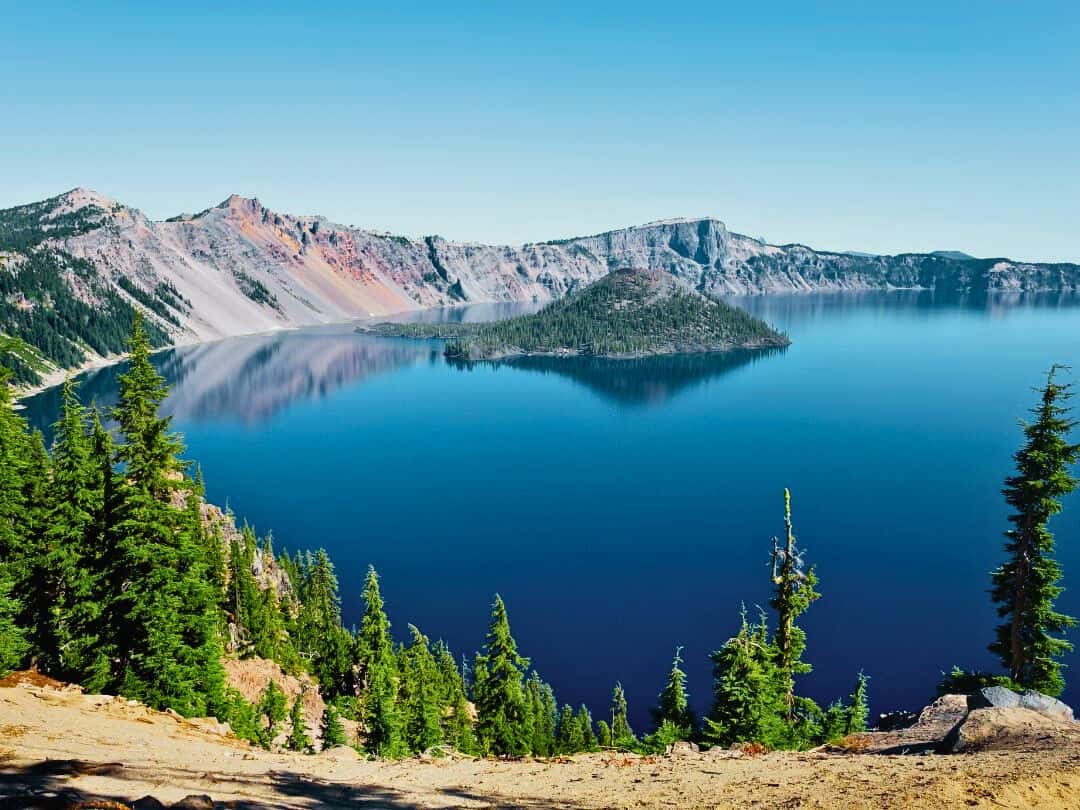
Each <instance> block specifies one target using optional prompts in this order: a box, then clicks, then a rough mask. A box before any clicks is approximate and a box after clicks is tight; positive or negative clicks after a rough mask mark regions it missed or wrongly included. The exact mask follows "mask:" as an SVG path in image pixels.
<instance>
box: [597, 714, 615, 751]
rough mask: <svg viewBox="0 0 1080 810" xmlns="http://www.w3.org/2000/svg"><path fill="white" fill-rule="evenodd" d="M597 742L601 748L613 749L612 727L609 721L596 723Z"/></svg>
mask: <svg viewBox="0 0 1080 810" xmlns="http://www.w3.org/2000/svg"><path fill="white" fill-rule="evenodd" d="M596 742H597V744H598V745H599V746H600V747H601V748H611V747H612V740H611V726H609V725H608V722H607V720H597V721H596Z"/></svg>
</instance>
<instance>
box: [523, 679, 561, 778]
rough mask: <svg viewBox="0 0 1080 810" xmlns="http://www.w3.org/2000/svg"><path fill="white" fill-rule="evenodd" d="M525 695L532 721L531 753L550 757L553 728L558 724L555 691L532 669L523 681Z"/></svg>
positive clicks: (552, 750)
mask: <svg viewBox="0 0 1080 810" xmlns="http://www.w3.org/2000/svg"><path fill="white" fill-rule="evenodd" d="M525 697H526V703H527V704H528V711H529V715H530V717H531V722H532V743H531V748H532V753H533V755H534V756H538V757H550V756H551V755H552V754H554V753H555V729H556V727H557V725H558V717H557V711H556V704H555V693H554V692H553V691H552V689H551V687H550V686H549V685H548V684H546V683H544V682H543V681H541V680H540V676H539V674H537V672H536V671H535V670H534V671H533V672H532V674H531V675H529V679H528V680H527V681H526V682H525Z"/></svg>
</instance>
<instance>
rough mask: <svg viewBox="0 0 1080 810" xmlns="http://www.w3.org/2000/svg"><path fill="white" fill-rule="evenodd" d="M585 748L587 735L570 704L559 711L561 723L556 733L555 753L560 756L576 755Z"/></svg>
mask: <svg viewBox="0 0 1080 810" xmlns="http://www.w3.org/2000/svg"><path fill="white" fill-rule="evenodd" d="M584 747H585V735H584V734H583V733H582V728H581V724H580V723H579V722H578V719H577V718H576V717H575V716H574V710H573V709H572V708H571V707H570V704H569V703H564V704H563V707H562V709H561V710H560V711H559V723H558V727H557V729H556V732H555V751H556V753H559V754H576V753H578V752H579V751H581V750H583V749H584Z"/></svg>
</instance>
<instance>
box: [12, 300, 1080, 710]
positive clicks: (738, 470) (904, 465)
mask: <svg viewBox="0 0 1080 810" xmlns="http://www.w3.org/2000/svg"><path fill="white" fill-rule="evenodd" d="M741 303H743V304H744V305H745V306H747V307H748V308H750V309H751V310H753V311H754V312H756V313H758V314H760V315H762V316H763V317H765V318H766V319H767V320H769V321H771V322H772V323H774V324H776V325H777V326H779V327H781V328H783V329H785V330H787V331H788V333H789V334H790V336H791V338H792V340H793V345H792V346H791V347H790V348H789V349H788V350H786V351H783V352H778V353H773V354H770V355H764V356H744V355H735V356H729V357H712V358H701V357H698V358H682V359H679V358H676V359H671V360H653V361H648V362H644V361H643V362H640V363H628V364H621V365H620V364H614V365H613V364H611V363H596V362H593V363H589V362H586V361H577V362H572V363H555V362H551V361H546V362H533V363H531V364H527V365H519V366H502V367H499V368H493V367H490V366H486V367H477V368H473V369H471V370H461V369H458V368H454V367H451V366H448V365H447V364H445V363H444V362H443V360H442V358H441V356H440V355H439V351H438V345H437V344H435V343H416V342H409V341H404V340H393V339H378V338H371V337H364V336H358V335H354V334H352V333H351V332H350V330H349V329H347V328H344V327H341V328H332V329H319V330H308V331H303V332H297V333H290V334H282V335H276V336H270V337H256V338H242V339H236V340H230V341H225V342H222V343H218V344H214V345H210V346H205V347H200V348H197V349H188V350H181V351H175V352H169V353H166V354H163V355H161V356H160V357H159V362H160V363H161V365H162V368H163V370H164V371H165V373H166V374H167V376H169V378H170V379H171V380H173V381H174V382H175V383H176V385H177V387H176V391H175V393H174V395H173V396H172V397H171V398H170V400H169V402H168V403H167V407H168V408H169V409H170V411H171V412H172V413H174V414H175V424H176V427H177V428H178V429H179V430H181V431H183V432H184V434H185V435H186V439H187V444H188V447H189V450H188V455H189V457H191V458H194V459H198V460H199V462H200V463H201V464H202V467H203V471H204V474H205V476H206V480H207V484H208V490H209V496H210V497H211V499H213V500H215V501H217V502H219V503H223V502H226V501H227V502H228V504H229V505H230V506H231V507H232V508H233V509H234V510H235V511H236V513H237V514H238V515H240V516H241V517H243V518H246V519H248V520H249V521H251V522H252V523H254V524H255V525H256V527H257V528H258V529H259V530H260V531H265V530H269V529H272V530H273V533H274V537H275V542H276V544H277V547H278V548H280V547H282V546H286V547H288V548H290V549H294V548H297V547H317V546H325V547H326V548H327V549H329V551H330V552H331V554H332V556H333V559H334V560H335V562H336V564H337V566H338V573H339V576H340V579H341V582H342V585H343V595H344V602H345V605H344V607H345V613H346V618H347V620H350V621H351V620H355V619H357V618H358V616H359V612H360V608H361V605H360V600H359V588H360V583H361V579H362V575H363V572H364V570H365V569H366V567H367V564H368V563H369V562H371V563H374V564H375V565H376V566H377V568H378V569H379V571H380V573H381V574H382V576H383V585H384V593H385V596H386V598H387V601H388V606H389V609H390V612H391V619H392V620H393V621H394V624H395V631H396V632H397V633H398V634H399V635H401V636H403V635H404V633H405V626H406V623H407V622H412V623H415V624H417V625H418V626H419V627H421V628H422V629H423V630H424V631H425V632H426V633H428V634H429V635H432V636H433V637H437V636H442V637H444V638H446V639H447V641H448V642H449V643H450V644H451V645H452V647H453V648H454V649H455V650H456V651H459V652H460V651H466V652H469V653H471V652H472V651H473V650H475V649H476V648H477V646H478V645H479V644H480V643H481V642H482V639H483V633H484V629H485V624H486V621H487V616H488V609H489V604H490V601H491V598H492V594H494V593H495V592H496V591H498V592H500V593H501V594H502V595H503V596H504V598H505V599H506V602H507V605H508V607H509V610H510V616H511V621H512V624H513V629H514V632H515V635H516V636H517V638H518V640H519V642H520V644H521V647H522V649H523V651H524V653H525V654H526V655H529V656H531V657H532V658H533V661H534V663H535V665H536V666H537V667H538V668H539V670H540V672H541V674H542V675H543V676H544V677H545V678H547V679H549V680H550V681H551V682H552V683H553V685H554V686H555V689H556V692H557V694H558V696H559V698H560V700H563V701H567V702H571V703H574V704H577V703H580V702H587V703H588V704H589V705H590V706H591V707H592V708H593V710H594V712H603V711H604V710H605V707H606V704H607V699H608V695H609V693H610V689H611V686H612V684H613V683H614V682H615V681H616V680H621V681H622V682H623V684H624V685H625V687H626V689H627V693H628V696H629V698H630V701H631V707H632V710H633V716H634V719H635V720H636V723H637V724H638V725H639V726H645V725H646V717H647V713H646V709H647V706H648V705H649V704H650V702H651V701H652V700H653V699H654V697H655V695H656V693H657V691H658V690H659V689H660V687H661V685H662V683H663V679H664V677H665V674H666V671H667V668H668V666H669V663H670V658H671V654H672V651H673V648H674V646H675V645H676V644H680V645H683V646H684V648H685V649H684V656H685V658H686V664H685V668H686V670H687V672H688V673H689V676H690V683H689V685H690V689H691V691H692V696H693V698H694V701H695V703H696V704H697V706H698V708H699V709H705V708H706V707H707V702H708V694H707V693H708V688H709V662H708V660H707V658H706V655H707V653H708V652H709V651H710V650H712V649H714V648H716V647H717V646H719V645H720V644H721V643H723V641H724V640H725V639H726V638H727V637H728V636H729V635H730V634H731V632H733V630H734V628H735V626H736V622H737V620H738V610H739V606H740V604H744V603H745V604H746V605H747V606H748V607H751V608H752V606H754V605H764V604H766V602H767V599H768V595H769V579H768V553H769V549H770V542H771V537H772V536H773V535H774V534H777V533H779V532H781V531H782V529H783V526H782V516H783V512H782V509H783V498H782V491H783V488H784V487H785V486H789V487H791V489H792V493H793V504H794V510H795V526H796V531H797V533H798V535H799V538H800V541H801V543H802V545H803V546H805V548H806V549H807V552H808V559H809V560H810V561H811V562H813V563H814V564H816V565H817V566H818V571H819V575H820V579H821V591H822V592H823V594H824V598H823V599H822V600H821V601H820V602H818V603H817V604H816V605H814V606H813V608H812V609H811V611H810V612H809V614H808V615H807V617H806V622H805V626H806V630H807V633H808V635H809V653H808V657H809V660H810V661H811V662H812V663H813V664H814V667H815V671H814V673H813V674H812V675H810V676H808V677H806V678H805V679H804V681H803V683H804V689H805V690H806V692H808V693H809V694H810V695H811V696H813V697H815V698H818V699H820V700H822V701H828V700H830V699H832V698H833V697H836V696H839V695H841V694H846V693H847V692H848V691H850V687H851V685H852V682H853V680H854V677H855V674H856V673H857V672H858V671H859V670H860V669H861V670H865V671H866V672H867V673H868V674H869V675H870V676H871V678H872V681H871V690H872V698H873V702H874V710H875V711H884V710H887V709H895V708H905V707H917V706H920V705H922V704H923V703H924V702H925V700H926V699H927V698H928V697H929V696H930V695H931V694H932V691H933V686H934V684H935V682H936V681H937V680H938V679H939V678H940V673H941V672H942V670H945V669H948V668H949V667H950V666H951V665H952V664H954V663H957V664H960V665H963V666H980V667H982V666H990V665H992V663H993V662H992V659H991V657H990V655H989V653H987V652H986V650H985V647H986V643H987V642H988V641H989V639H990V635H991V630H992V627H993V624H994V621H995V619H994V615H993V610H992V607H991V605H990V603H989V601H988V599H987V595H986V590H987V587H988V584H989V579H988V574H989V571H990V570H991V569H992V568H994V567H995V566H996V565H997V564H998V562H999V560H1000V557H1001V542H1002V539H1001V531H1002V530H1003V529H1004V528H1005V514H1006V513H1005V507H1004V503H1003V501H1002V499H1001V497H1000V494H999V490H1000V488H1001V482H1002V480H1003V478H1004V477H1005V476H1006V475H1007V474H1008V473H1009V472H1010V469H1011V454H1012V452H1013V451H1014V450H1015V449H1016V447H1017V445H1018V442H1019V440H1020V431H1019V427H1018V426H1017V422H1016V420H1017V417H1019V416H1021V415H1023V414H1024V412H1025V410H1026V409H1027V408H1028V407H1029V406H1030V405H1031V404H1032V403H1033V402H1034V394H1033V393H1032V392H1031V391H1030V390H1029V387H1030V386H1034V385H1038V384H1039V383H1040V382H1041V381H1042V380H1043V372H1044V371H1045V370H1046V369H1047V368H1048V367H1049V366H1050V364H1051V363H1054V362H1060V363H1072V364H1074V365H1075V366H1076V367H1077V369H1078V371H1080V307H1078V306H1077V301H1076V300H1075V299H1067V298H1039V299H1021V300H1017V299H1011V300H1009V299H996V300H992V301H987V300H985V299H983V300H966V301H955V300H953V301H941V300H935V299H934V298H933V296H931V295H930V294H925V293H924V294H913V293H869V294H856V295H846V296H837V295H807V296H771V297H759V298H751V299H745V300H743V301H742V302H741ZM501 314H506V313H501ZM116 373H117V370H116V369H106V370H104V371H102V372H99V373H97V374H95V375H93V376H91V377H90V378H88V379H87V381H86V382H85V384H84V393H85V394H86V395H87V396H89V397H93V398H96V399H98V400H99V401H101V402H108V401H111V400H112V398H113V397H114V396H115V387H116ZM27 405H28V410H27V414H28V415H29V416H30V418H31V419H32V420H33V421H35V422H36V423H37V424H42V425H44V424H46V423H48V422H49V421H51V420H52V419H53V418H55V414H56V409H57V395H56V392H55V391H54V392H46V393H45V394H43V395H41V396H39V397H36V398H34V399H33V400H30V401H29V402H28V403H27ZM1054 528H1055V529H1056V531H1057V534H1058V540H1059V546H1060V558H1061V560H1062V563H1063V565H1064V567H1065V571H1066V583H1065V584H1066V585H1071V586H1072V587H1071V588H1070V589H1069V590H1068V591H1067V592H1066V594H1065V596H1064V597H1063V598H1062V600H1061V607H1062V608H1064V609H1065V610H1066V611H1067V612H1070V613H1072V614H1080V497H1077V498H1074V499H1073V500H1072V501H1071V502H1069V503H1067V505H1066V511H1065V513H1064V514H1063V515H1062V516H1060V517H1059V518H1058V519H1057V520H1056V521H1055V524H1054ZM1077 640H1080V639H1077ZM1069 662H1070V663H1071V664H1072V665H1073V668H1074V671H1070V673H1069V674H1070V676H1071V681H1072V685H1071V687H1070V689H1069V691H1068V692H1067V693H1066V696H1065V697H1066V699H1068V700H1072V701H1073V702H1080V666H1077V664H1080V660H1078V656H1076V655H1073V656H1071V657H1070V659H1069Z"/></svg>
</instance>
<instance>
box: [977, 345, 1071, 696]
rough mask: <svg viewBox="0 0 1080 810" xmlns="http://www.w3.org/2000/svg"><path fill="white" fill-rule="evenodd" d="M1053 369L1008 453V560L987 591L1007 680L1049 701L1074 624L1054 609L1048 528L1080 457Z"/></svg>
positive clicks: (1060, 681) (1060, 684)
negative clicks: (1019, 440)
mask: <svg viewBox="0 0 1080 810" xmlns="http://www.w3.org/2000/svg"><path fill="white" fill-rule="evenodd" d="M1059 370H1060V367H1059V366H1054V367H1052V368H1051V369H1050V371H1049V373H1048V374H1047V379H1046V385H1045V386H1044V387H1043V388H1042V390H1041V391H1040V402H1039V404H1038V405H1037V406H1036V407H1035V408H1034V409H1033V410H1032V413H1033V414H1034V416H1035V420H1034V421H1033V422H1031V423H1026V424H1024V426H1023V430H1024V437H1025V442H1024V445H1023V447H1021V448H1020V450H1018V451H1017V453H1016V455H1015V456H1014V458H1015V460H1016V474H1015V475H1012V476H1010V477H1009V478H1007V479H1006V480H1005V489H1004V495H1005V500H1006V502H1007V503H1008V504H1009V506H1010V507H1012V510H1013V512H1012V514H1010V515H1009V522H1010V523H1012V528H1011V529H1009V530H1008V531H1007V532H1006V533H1005V536H1006V538H1007V542H1006V544H1005V550H1006V553H1007V555H1008V557H1007V559H1006V561H1005V562H1004V563H1003V564H1002V565H1001V566H1000V567H999V568H998V569H997V570H996V571H994V573H993V588H992V590H991V595H992V598H993V600H994V601H995V602H996V603H997V606H998V615H999V616H1000V617H1001V618H1002V619H1004V620H1005V621H1004V622H1003V623H1002V624H1001V625H999V626H998V628H997V634H996V640H995V641H994V643H993V644H991V645H990V650H991V651H992V652H994V653H996V654H997V655H998V656H1000V658H1001V662H1002V664H1004V666H1005V668H1006V669H1007V670H1008V671H1009V676H1010V677H1011V678H1012V679H1013V681H1015V682H1017V683H1018V684H1020V685H1021V686H1023V687H1025V688H1028V689H1035V690H1038V691H1040V692H1043V693H1045V694H1048V695H1055V696H1056V695H1059V694H1061V692H1062V690H1063V689H1064V688H1065V680H1064V678H1063V676H1062V664H1061V662H1060V661H1059V660H1057V659H1059V658H1060V657H1061V656H1063V655H1064V654H1065V653H1067V652H1069V651H1070V650H1072V645H1071V644H1070V643H1069V642H1067V641H1066V640H1065V639H1063V638H1060V637H1059V635H1060V634H1061V633H1064V632H1065V631H1066V630H1067V629H1068V628H1070V627H1073V626H1074V625H1075V624H1076V619H1075V618H1073V617H1072V616H1067V615H1065V614H1064V613H1060V612H1058V611H1057V610H1056V609H1055V607H1054V601H1055V600H1056V599H1057V597H1058V596H1059V595H1060V594H1061V592H1062V590H1063V589H1062V587H1061V586H1060V585H1059V583H1060V581H1061V576H1062V572H1061V566H1060V565H1059V564H1058V562H1057V560H1056V559H1055V558H1054V556H1053V555H1054V536H1053V534H1051V533H1050V530H1049V529H1048V528H1047V523H1048V522H1049V520H1050V518H1052V517H1053V516H1054V515H1056V514H1057V513H1058V512H1060V511H1061V508H1062V507H1061V500H1060V499H1061V498H1062V497H1063V496H1065V495H1068V494H1069V493H1071V492H1072V491H1073V490H1074V489H1076V485H1077V480H1076V478H1074V477H1073V476H1072V475H1071V474H1070V471H1069V468H1070V466H1071V465H1073V464H1075V463H1076V462H1077V459H1078V458H1080V445H1077V444H1072V443H1070V442H1069V440H1068V438H1069V434H1070V433H1071V431H1072V429H1073V427H1075V425H1076V420H1074V419H1073V418H1072V417H1071V415H1070V410H1069V407H1068V402H1069V400H1070V399H1071V398H1072V395H1073V392H1072V387H1073V386H1072V385H1071V384H1062V383H1059V382H1057V380H1056V379H1055V378H1056V375H1057V372H1058V371H1059Z"/></svg>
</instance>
